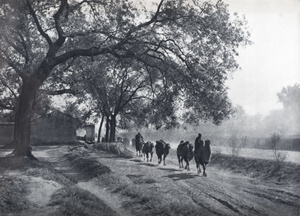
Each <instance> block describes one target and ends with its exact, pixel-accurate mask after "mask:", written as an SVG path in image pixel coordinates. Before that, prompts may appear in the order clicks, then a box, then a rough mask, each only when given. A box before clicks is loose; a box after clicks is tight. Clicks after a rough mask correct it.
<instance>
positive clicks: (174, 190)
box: [38, 150, 300, 216]
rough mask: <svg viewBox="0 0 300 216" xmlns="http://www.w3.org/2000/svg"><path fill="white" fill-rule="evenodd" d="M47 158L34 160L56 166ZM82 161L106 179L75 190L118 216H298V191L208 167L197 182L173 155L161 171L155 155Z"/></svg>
mask: <svg viewBox="0 0 300 216" xmlns="http://www.w3.org/2000/svg"><path fill="white" fill-rule="evenodd" d="M51 152H54V151H50V152H48V153H47V152H45V154H41V155H40V157H38V158H39V160H47V161H51V162H55V161H59V160H60V159H59V156H58V155H54V154H52V153H51ZM51 154H52V155H51ZM86 157H88V158H91V159H94V160H97V161H98V162H99V163H101V164H103V165H106V166H108V167H109V168H110V169H111V170H112V173H111V174H109V175H106V177H105V178H106V181H104V180H103V181H102V180H101V177H99V178H93V179H82V180H80V179H79V180H78V183H77V186H78V187H80V188H83V189H85V190H87V191H89V192H90V193H92V194H94V195H96V196H98V197H99V198H100V199H102V200H104V202H105V203H106V204H107V205H108V206H110V207H111V208H112V209H114V210H115V211H116V212H117V213H118V214H119V215H272V216H274V215H278V216H282V215H284V216H288V215H297V216H299V215H300V190H299V185H289V184H285V183H282V184H278V183H277V184H276V183H272V182H263V181H261V180H259V179H255V178H250V177H246V176H242V175H238V174H233V173H230V172H229V171H224V170H220V169H218V168H217V167H214V166H208V168H207V174H208V177H203V176H202V175H198V174H196V168H195V163H194V162H192V163H191V165H190V168H191V170H190V171H187V170H183V169H179V168H178V165H177V159H176V156H175V154H174V152H171V153H170V155H169V156H168V157H167V160H166V162H167V165H166V166H164V165H162V164H159V165H158V164H157V157H156V156H155V155H154V158H153V161H152V162H146V161H144V160H143V158H139V157H133V158H124V157H119V156H117V155H115V154H112V153H108V152H105V151H94V150H87V154H86ZM56 168H57V169H59V170H65V172H66V173H67V172H68V170H69V168H70V167H69V165H68V164H67V163H57V165H56ZM111 176H112V177H111ZM70 177H74V178H76V173H75V174H74V173H71V172H70ZM113 177H114V181H113V179H112V183H111V184H109V183H107V178H113ZM103 178H104V177H103ZM115 178H118V179H119V181H117V183H113V182H115ZM124 188H126V190H124Z"/></svg>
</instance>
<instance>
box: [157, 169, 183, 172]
mask: <svg viewBox="0 0 300 216" xmlns="http://www.w3.org/2000/svg"><path fill="white" fill-rule="evenodd" d="M158 169H160V170H163V171H167V172H176V171H180V169H174V168H158Z"/></svg>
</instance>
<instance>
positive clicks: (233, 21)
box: [0, 0, 250, 155]
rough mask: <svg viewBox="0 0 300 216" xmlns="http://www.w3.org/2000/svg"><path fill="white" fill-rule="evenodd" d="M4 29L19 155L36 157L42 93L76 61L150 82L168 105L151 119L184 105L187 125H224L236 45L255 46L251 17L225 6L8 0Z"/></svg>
mask: <svg viewBox="0 0 300 216" xmlns="http://www.w3.org/2000/svg"><path fill="white" fill-rule="evenodd" d="M0 24H1V27H2V33H1V35H0V53H1V55H0V61H1V67H4V66H5V67H9V68H11V69H12V70H14V72H15V73H16V74H18V75H19V77H20V78H21V79H22V85H21V87H20V97H19V101H18V111H17V112H16V124H15V130H16V131H17V137H18V139H17V140H16V143H17V146H18V147H17V148H16V151H15V152H16V154H19V155H28V154H31V153H30V148H29V143H30V118H31V115H32V107H33V104H34V100H35V95H36V93H37V92H38V90H39V89H40V87H41V86H43V85H45V83H46V82H47V81H48V80H49V78H50V77H51V76H52V75H55V76H56V77H57V78H59V79H61V78H62V77H64V76H66V75H67V74H68V73H67V72H66V71H68V68H70V67H71V66H72V65H76V63H75V62H76V61H83V62H84V59H86V58H88V59H92V60H94V59H96V57H97V62H99V64H100V65H103V63H104V62H105V61H108V62H111V63H116V64H115V65H117V68H116V69H118V70H119V71H118V74H122V73H123V74H124V73H128V72H130V73H134V74H136V77H140V80H145V81H144V82H145V83H146V82H147V86H149V87H150V89H149V92H151V91H152V92H151V93H152V94H155V91H153V89H158V90H159V93H157V95H156V97H157V98H161V99H162V100H163V101H164V102H163V103H158V101H162V100H156V102H154V103H156V104H155V106H152V107H155V109H153V110H152V113H164V114H166V112H160V111H162V110H165V108H170V110H171V113H172V112H173V111H172V109H173V108H174V107H175V106H174V104H175V103H178V102H179V103H180V104H181V106H182V107H183V109H182V112H183V117H184V120H185V121H187V122H194V121H195V120H197V119H212V120H213V121H214V122H215V123H220V122H221V121H222V120H223V119H224V118H226V117H227V116H228V115H229V114H230V113H231V103H230V101H229V99H228V97H227V91H226V90H227V88H226V86H225V84H224V81H225V80H226V79H227V77H228V75H229V74H230V73H231V72H233V71H235V70H236V69H237V68H238V63H237V62H236V59H235V56H236V55H238V53H237V49H238V47H239V46H240V45H247V44H249V43H250V42H249V33H248V31H247V29H246V21H245V19H244V18H242V17H239V16H238V15H237V14H234V15H233V16H231V15H230V13H229V12H228V8H227V5H226V4H225V3H224V2H222V1H215V2H205V1H204V2H198V1H187V0H186V1H184V0H181V1H167V0H161V1H160V2H158V4H157V5H156V7H155V9H153V10H152V9H150V10H148V9H146V8H145V6H143V5H142V4H138V1H134V2H133V1H129V0H116V1H105V0H89V1H87V0H83V1H71V0H50V1H32V0H25V1H21V0H15V1H8V0H2V1H1V6H0ZM126 63H130V64H131V65H126ZM121 65H122V66H121ZM124 65H125V66H124ZM82 66H83V67H84V66H85V65H84V63H83V65H82ZM123 66H124V68H123ZM113 67H114V66H113V65H110V64H108V63H106V64H105V66H104V68H102V69H101V70H103V71H102V72H99V71H100V70H97V71H98V72H99V76H100V77H103V79H109V75H110V73H111V71H113V70H111V69H112V68H113ZM126 71H127V72H126ZM94 72H96V71H94ZM139 73H140V75H138V74H139ZM131 75H132V74H131ZM132 76H133V77H135V76H134V75H132ZM128 77H129V76H128ZM128 81H129V80H128ZM131 81H132V82H133V80H131ZM110 82H115V83H118V82H119V81H117V80H113V79H112V80H110ZM50 84H51V83H50ZM119 84H120V85H122V82H121V83H119ZM123 84H125V82H123ZM126 85H127V84H126ZM142 85H144V84H143V81H142ZM123 90H124V89H123ZM133 91H134V90H133ZM138 96H141V94H138ZM124 97H130V93H129V92H128V94H126V95H124ZM115 107H116V106H115ZM171 113H170V114H171ZM173 113H174V112H173ZM167 114H168V113H167ZM171 116H172V117H173V115H171ZM161 117H164V116H161ZM154 119H155V118H154ZM159 119H160V118H156V120H159Z"/></svg>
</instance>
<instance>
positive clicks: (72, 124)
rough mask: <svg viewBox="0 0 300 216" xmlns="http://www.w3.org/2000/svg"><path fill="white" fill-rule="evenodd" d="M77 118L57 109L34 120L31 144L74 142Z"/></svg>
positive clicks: (75, 140) (75, 141)
mask: <svg viewBox="0 0 300 216" xmlns="http://www.w3.org/2000/svg"><path fill="white" fill-rule="evenodd" d="M74 143H77V139H76V120H75V119H74V118H73V117H72V116H71V115H68V114H65V113H62V112H60V111H55V112H51V113H49V114H47V115H46V116H44V117H40V118H37V119H35V120H34V122H33V124H32V126H31V145H61V144H65V145H67V144H74Z"/></svg>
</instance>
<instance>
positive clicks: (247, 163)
mask: <svg viewBox="0 0 300 216" xmlns="http://www.w3.org/2000/svg"><path fill="white" fill-rule="evenodd" d="M210 164H211V165H216V166H218V167H219V168H221V169H225V170H229V171H232V172H235V173H242V174H244V175H247V176H251V177H258V178H261V179H263V180H269V181H274V182H275V183H292V184H299V182H300V175H299V173H300V165H297V164H293V163H288V162H282V163H278V162H277V161H272V160H263V159H250V158H243V157H231V156H229V155H223V154H215V155H213V157H212V160H211V163H210Z"/></svg>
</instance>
